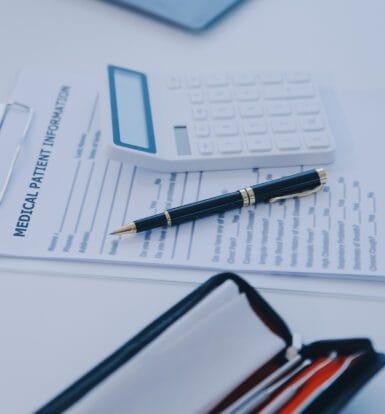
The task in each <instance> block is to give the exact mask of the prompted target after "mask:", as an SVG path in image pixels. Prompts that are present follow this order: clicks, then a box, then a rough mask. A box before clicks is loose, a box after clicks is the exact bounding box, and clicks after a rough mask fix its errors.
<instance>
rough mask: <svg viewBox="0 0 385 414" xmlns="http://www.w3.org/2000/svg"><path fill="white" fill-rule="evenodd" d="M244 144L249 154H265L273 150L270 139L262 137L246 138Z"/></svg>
mask: <svg viewBox="0 0 385 414" xmlns="http://www.w3.org/2000/svg"><path fill="white" fill-rule="evenodd" d="M246 142H247V148H248V150H249V151H251V152H267V151H271V150H272V148H273V147H272V145H271V140H270V138H269V137H266V136H263V135H262V136H261V135H259V136H258V135H257V136H256V135H254V136H250V137H247V139H246Z"/></svg>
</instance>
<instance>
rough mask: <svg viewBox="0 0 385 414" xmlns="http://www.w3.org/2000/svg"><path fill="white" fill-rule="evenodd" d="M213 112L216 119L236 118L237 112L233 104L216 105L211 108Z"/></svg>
mask: <svg viewBox="0 0 385 414" xmlns="http://www.w3.org/2000/svg"><path fill="white" fill-rule="evenodd" d="M211 114H212V117H213V118H214V119H230V118H234V115H235V112H234V108H233V107H232V105H215V106H213V107H212V108H211Z"/></svg>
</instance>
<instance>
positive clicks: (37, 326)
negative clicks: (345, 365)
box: [0, 0, 385, 413]
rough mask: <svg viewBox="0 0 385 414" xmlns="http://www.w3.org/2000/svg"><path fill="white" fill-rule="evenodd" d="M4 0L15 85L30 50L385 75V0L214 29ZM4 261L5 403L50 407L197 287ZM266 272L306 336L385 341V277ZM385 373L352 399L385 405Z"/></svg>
mask: <svg viewBox="0 0 385 414" xmlns="http://www.w3.org/2000/svg"><path fill="white" fill-rule="evenodd" d="M0 3H1V6H2V7H1V13H0V39H1V42H0V45H1V56H2V59H1V65H0V97H4V98H5V97H6V96H7V93H8V91H9V90H10V89H11V87H12V84H13V81H14V79H15V77H16V73H17V70H18V69H19V68H21V67H23V66H24V65H26V64H30V63H47V64H52V63H54V64H57V65H62V66H74V65H78V66H79V65H83V64H87V65H89V64H90V63H91V64H92V63H95V64H100V62H104V61H111V62H116V63H122V64H130V65H133V66H136V67H138V68H143V69H149V68H152V69H153V70H154V69H155V70H156V68H157V67H159V66H160V65H161V66H162V67H163V68H165V69H169V70H170V71H173V70H177V69H178V68H180V69H181V70H185V69H186V68H191V69H192V70H193V69H197V68H202V66H203V67H204V68H207V69H209V68H213V69H214V68H220V67H229V68H230V67H234V66H240V67H242V66H243V67H245V66H250V67H255V68H269V69H271V68H302V67H306V68H309V69H310V70H311V71H313V72H315V73H316V74H317V76H318V78H319V79H321V80H325V81H328V82H330V83H332V84H333V85H338V86H346V87H359V88H361V87H362V88H368V87H369V88H370V87H373V88H378V87H382V88H385V53H384V52H385V50H384V45H383V39H384V36H385V26H384V24H383V16H384V15H385V3H384V2H383V1H382V0H368V1H366V2H363V1H358V0H340V1H339V2H336V1H334V0H322V1H317V2H316V1H309V0H292V1H290V2H289V1H287V0H249V1H246V2H245V4H244V5H243V6H242V7H239V8H238V9H237V10H236V11H235V12H234V13H233V14H230V15H228V16H227V17H226V18H225V19H224V20H223V21H221V22H220V23H219V24H218V25H217V26H215V27H213V28H212V29H211V30H209V31H207V32H204V33H201V34H192V33H188V32H183V31H181V30H178V29H175V28H173V27H170V26H167V25H164V24H161V23H159V22H157V21H154V20H151V19H148V18H145V17H143V16H141V15H138V14H134V13H131V12H128V11H125V10H123V9H120V8H118V7H115V6H112V5H109V4H107V3H104V2H101V1H96V0H61V1H59V0H35V1H34V2H31V1H28V0H13V1H6V0H1V1H0ZM0 268H1V269H2V270H1V272H0V329H1V335H0V338H1V340H0V367H1V369H0V389H1V390H2V392H1V393H0V411H1V412H6V413H24V412H30V411H31V410H32V409H34V408H37V407H38V406H39V405H40V404H42V403H43V402H45V401H46V400H47V399H48V398H50V397H52V396H53V395H54V394H55V393H56V392H57V391H58V390H60V389H62V388H63V387H65V386H66V385H68V384H69V383H70V382H72V381H73V380H74V379H76V378H77V377H78V376H79V375H81V374H82V373H84V371H85V370H87V369H89V368H90V367H92V366H93V365H94V364H95V363H97V362H98V361H99V360H100V359H101V358H103V357H104V356H106V355H107V354H108V353H109V352H111V351H113V350H114V349H115V348H116V347H118V346H119V345H120V344H121V343H122V342H123V341H125V340H127V339H128V338H129V337H130V336H132V335H133V334H134V333H135V332H137V331H138V330H139V329H141V328H142V327H143V326H144V325H145V324H146V323H148V322H149V321H151V320H152V319H153V318H154V317H156V316H157V315H158V314H159V313H160V312H162V311H164V310H165V309H167V308H168V307H169V306H170V305H171V304H173V303H175V302H176V301H177V300H179V299H180V298H181V297H183V296H184V295H185V294H187V293H188V292H189V291H191V290H192V289H193V287H194V285H192V284H188V283H179V284H172V283H154V282H151V281H149V280H148V279H149V278H151V275H152V273H153V272H155V271H156V272H158V273H159V272H175V275H176V277H178V274H180V273H181V270H175V269H154V268H151V269H150V268H145V267H127V266H126V267H124V268H117V267H113V268H111V267H107V266H96V265H94V266H87V267H86V266H80V265H74V264H67V265H64V264H63V265H60V266H58V265H57V264H55V265H52V264H47V263H42V262H27V261H13V260H8V259H1V260H0ZM31 269H34V270H33V271H31ZM69 272H76V273H78V274H80V275H82V276H83V277H70V276H67V273H69ZM183 272H184V273H185V274H186V273H188V274H193V273H194V272H193V271H192V270H186V271H183ZM200 273H202V272H200ZM205 273H207V275H209V272H205ZM107 274H109V275H112V276H116V277H115V278H114V279H106V278H103V276H105V275H107ZM194 274H195V273H194ZM92 275H97V276H99V278H92V277H90V276H92ZM122 276H124V277H123V278H119V277H122ZM127 277H133V278H136V279H128V278H127ZM141 279H142V280H141ZM254 283H255V285H257V286H259V287H261V288H262V293H263V294H264V296H265V297H266V298H267V299H268V300H269V301H270V302H271V303H272V305H273V306H274V307H275V308H276V309H277V311H278V312H280V313H282V315H284V318H285V319H286V321H287V322H288V324H289V325H290V327H291V328H292V330H293V331H295V332H300V333H302V334H303V336H304V338H305V339H306V340H307V341H310V340H315V339H317V338H326V337H330V338H331V337H337V336H340V337H346V336H367V337H370V338H371V339H372V340H373V342H374V344H375V346H376V347H377V348H378V349H381V350H385V331H384V329H383V328H382V326H383V323H382V321H383V316H382V315H383V313H384V311H385V303H384V298H385V286H384V284H377V283H376V284H364V283H358V282H352V281H350V282H348V281H345V282H341V281H330V280H327V281H325V280H324V281H319V280H318V281H314V280H305V279H300V280H297V279H294V280H291V279H288V278H280V277H276V278H274V280H272V278H271V277H263V276H255V281H254ZM283 288H285V289H290V291H283V290H282V289H283ZM297 290H303V291H307V292H308V293H306V292H302V293H298V292H296V291H297ZM314 290H321V291H323V292H324V293H322V294H315V293H312V291H314ZM333 292H334V293H333ZM384 379H385V374H381V375H380V376H378V377H377V378H376V380H375V381H373V382H372V383H371V385H370V386H369V387H367V388H366V389H365V391H364V392H363V393H362V394H361V395H360V397H359V398H357V399H356V400H355V401H354V402H353V404H351V405H350V406H349V407H348V408H347V409H346V412H348V413H355V412H356V413H362V412H371V413H373V412H383V411H384V409H385V381H384Z"/></svg>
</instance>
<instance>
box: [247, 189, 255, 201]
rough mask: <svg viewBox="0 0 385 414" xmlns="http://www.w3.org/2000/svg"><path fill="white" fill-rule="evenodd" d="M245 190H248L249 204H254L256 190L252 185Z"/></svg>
mask: <svg viewBox="0 0 385 414" xmlns="http://www.w3.org/2000/svg"><path fill="white" fill-rule="evenodd" d="M245 190H246V192H247V195H248V196H249V205H250V206H252V205H253V204H255V194H254V190H253V189H252V188H251V187H246V188H245Z"/></svg>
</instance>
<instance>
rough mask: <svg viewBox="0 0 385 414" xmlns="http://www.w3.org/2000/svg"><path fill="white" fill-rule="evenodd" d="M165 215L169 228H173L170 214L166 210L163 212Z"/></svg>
mask: <svg viewBox="0 0 385 414" xmlns="http://www.w3.org/2000/svg"><path fill="white" fill-rule="evenodd" d="M163 214H164V215H165V217H166V220H167V226H168V227H171V226H172V220H171V216H170V213H169V212H168V211H167V210H165V211H164V212H163Z"/></svg>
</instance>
